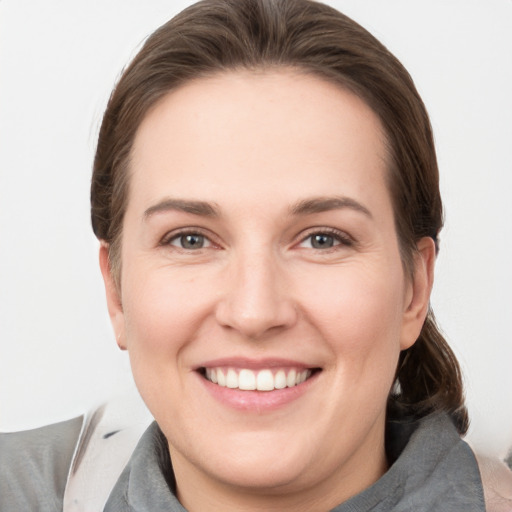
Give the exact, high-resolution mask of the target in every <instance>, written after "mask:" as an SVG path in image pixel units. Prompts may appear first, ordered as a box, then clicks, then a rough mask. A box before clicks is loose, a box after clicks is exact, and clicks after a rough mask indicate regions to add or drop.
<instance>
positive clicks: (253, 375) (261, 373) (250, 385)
mask: <svg viewBox="0 0 512 512" xmlns="http://www.w3.org/2000/svg"><path fill="white" fill-rule="evenodd" d="M320 371H321V368H299V367H297V368H261V369H258V370H254V369H250V368H236V367H220V366H219V367H201V368H199V369H198V372H199V374H200V375H202V376H203V377H204V378H205V379H206V380H208V381H209V382H211V383H213V384H216V385H217V386H220V387H225V388H230V389H238V390H241V391H275V390H280V389H285V388H293V387H296V386H299V385H301V384H302V383H304V382H306V381H307V380H309V379H310V378H311V377H312V376H313V375H315V374H317V373H318V372H320Z"/></svg>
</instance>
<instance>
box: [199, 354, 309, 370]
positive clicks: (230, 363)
mask: <svg viewBox="0 0 512 512" xmlns="http://www.w3.org/2000/svg"><path fill="white" fill-rule="evenodd" d="M220 367H230V368H247V369H249V370H263V369H265V368H296V369H301V370H306V369H312V368H319V366H318V365H315V364H309V363H304V362H302V361H297V360H293V359H285V358H270V357H266V358H262V359H252V358H244V357H223V358H219V359H212V360H209V361H204V362H202V363H201V364H198V365H197V366H196V367H195V369H196V370H199V369H201V368H220Z"/></svg>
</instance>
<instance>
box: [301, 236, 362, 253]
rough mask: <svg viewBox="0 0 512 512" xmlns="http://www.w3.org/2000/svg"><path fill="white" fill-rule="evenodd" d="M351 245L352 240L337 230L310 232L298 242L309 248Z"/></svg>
mask: <svg viewBox="0 0 512 512" xmlns="http://www.w3.org/2000/svg"><path fill="white" fill-rule="evenodd" d="M339 245H344V246H350V245H353V242H352V240H351V239H350V238H349V237H348V236H347V235H345V234H343V233H341V232H337V231H316V232H314V233H310V234H309V235H308V236H307V237H305V238H304V239H303V240H302V241H301V242H300V244H299V246H300V247H306V248H311V249H320V250H322V249H324V250H325V249H332V248H333V247H336V246H339Z"/></svg>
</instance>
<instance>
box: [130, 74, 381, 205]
mask: <svg viewBox="0 0 512 512" xmlns="http://www.w3.org/2000/svg"><path fill="white" fill-rule="evenodd" d="M384 141H385V137H384V134H383V130H382V127H381V123H380V121H379V119H378V117H377V116H376V115H375V114H374V112H373V111H372V110H371V109H370V107H368V106H367V105H366V104H365V103H364V102H363V101H362V100H361V99H359V98H358V97H357V96H355V95H354V94H353V93H351V92H349V91H347V90H345V89H343V88H342V87H340V86H338V85H335V84H333V83H330V82H327V81H325V80H322V79H321V78H318V77H316V76H313V75H310V74H305V73H301V72H299V71H295V70H281V71H272V72H270V71H266V72H265V71H259V72H251V71H238V72H229V73H223V74H218V75H215V76H213V77H208V78H202V79H198V80H195V81H193V82H190V83H187V84H185V85H184V86H182V87H180V88H179V89H177V90H174V91H172V92H170V93H168V94H167V95H166V96H165V97H164V98H163V99H162V100H161V101H160V102H159V103H158V104H157V105H156V106H155V107H153V109H152V110H151V111H150V112H149V113H148V114H147V115H146V117H145V118H144V120H143V122H142V123H141V125H140V127H139V129H138V131H137V134H136V137H135V141H134V145H133V148H132V155H131V157H132V158H131V173H132V176H131V179H132V187H130V188H131V193H130V196H131V197H130V201H129V203H130V202H132V201H133V200H135V201H141V202H146V203H147V202H148V201H152V200H154V198H155V196H157V195H159V194H162V193H163V189H166V190H167V191H168V193H169V194H170V195H176V194H183V193H185V191H186V192H187V197H189V198H190V197H192V196H194V194H195V193H198V194H200V195H203V196H204V195H206V196H208V195H211V196H212V197H200V199H207V200H210V199H212V200H215V199H216V196H217V197H218V196H219V194H220V195H221V196H222V197H223V198H228V197H232V198H237V197H239V198H240V200H242V199H243V195H244V194H242V191H244V190H247V189H248V187H249V188H250V191H251V194H252V195H253V196H255V195H258V196H260V197H261V198H263V199H264V198H265V197H267V198H268V199H272V197H275V198H276V199H279V200H283V199H284V196H286V195H287V194H286V193H289V194H290V195H295V196H296V195H300V194H302V195H304V194H306V193H307V191H308V189H310V188H311V187H312V186H313V185H314V186H315V190H314V191H311V192H312V193H315V194H321V195H326V194H332V193H340V194H342V193H344V192H345V191H344V190H339V189H340V188H344V186H345V187H346V188H347V189H349V191H350V192H351V194H356V195H361V194H362V195H364V194H365V190H366V191H367V192H369V191H371V190H373V189H375V187H376V185H378V186H382V187H384V188H385V177H384V173H385V171H386V168H387V164H386V161H387V154H386V144H385V142H384ZM191 187H192V188H191ZM333 187H337V188H338V190H332V189H333ZM285 192H286V193H285ZM381 192H382V191H381ZM307 195H311V194H307ZM291 199H295V198H291ZM141 207H142V205H141Z"/></svg>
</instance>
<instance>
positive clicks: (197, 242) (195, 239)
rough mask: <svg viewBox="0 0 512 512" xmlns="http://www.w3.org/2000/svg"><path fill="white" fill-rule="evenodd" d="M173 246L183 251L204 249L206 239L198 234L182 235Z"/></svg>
mask: <svg viewBox="0 0 512 512" xmlns="http://www.w3.org/2000/svg"><path fill="white" fill-rule="evenodd" d="M173 245H178V246H179V247H181V248H182V249H202V248H203V247H204V246H205V237H204V236H203V235H197V234H189V235H181V236H179V237H177V238H176V239H175V243H174V244H173Z"/></svg>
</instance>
